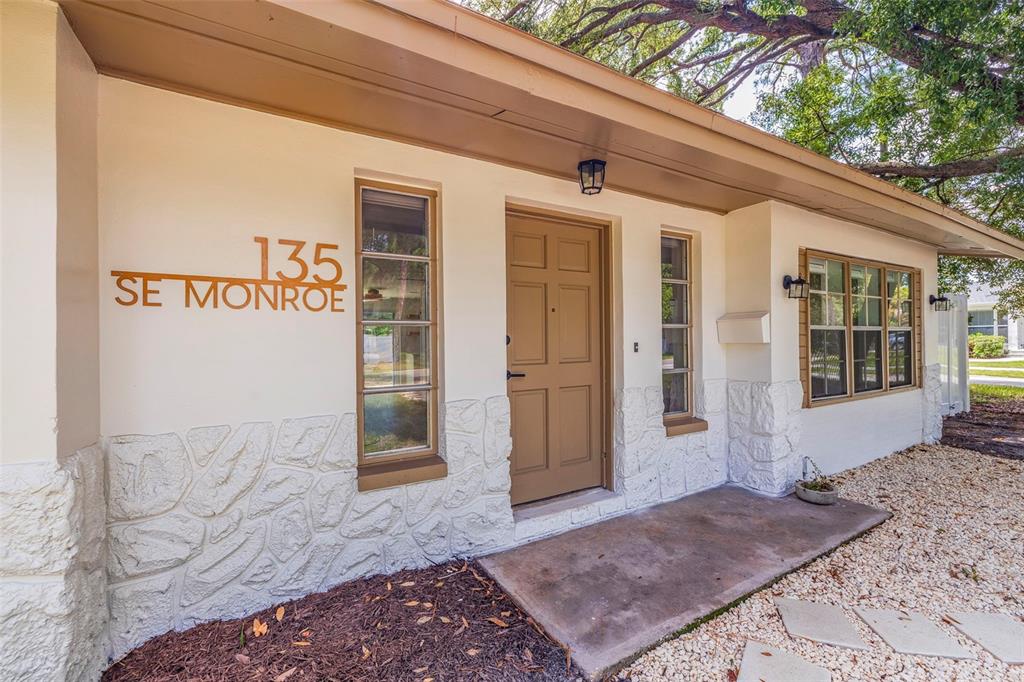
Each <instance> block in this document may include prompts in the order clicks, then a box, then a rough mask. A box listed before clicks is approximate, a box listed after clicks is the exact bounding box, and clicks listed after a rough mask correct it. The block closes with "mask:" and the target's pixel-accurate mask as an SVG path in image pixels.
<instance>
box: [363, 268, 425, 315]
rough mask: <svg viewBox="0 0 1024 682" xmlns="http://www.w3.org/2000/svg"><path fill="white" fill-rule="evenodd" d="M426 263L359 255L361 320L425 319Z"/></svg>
mask: <svg viewBox="0 0 1024 682" xmlns="http://www.w3.org/2000/svg"><path fill="white" fill-rule="evenodd" d="M428 310H429V308H428V307H427V264H426V263H423V262H421V261H409V260H394V259H385V258H369V257H367V258H363V319H364V320H426V319H429V318H428V314H427V311H428Z"/></svg>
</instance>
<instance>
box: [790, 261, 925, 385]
mask: <svg viewBox="0 0 1024 682" xmlns="http://www.w3.org/2000/svg"><path fill="white" fill-rule="evenodd" d="M801 261H802V263H803V270H804V273H805V277H806V278H807V281H808V284H809V287H810V296H809V297H808V299H807V300H806V301H804V302H803V304H802V305H803V306H804V308H803V310H802V311H801V363H802V365H803V368H802V376H803V379H804V391H805V395H806V403H807V404H817V403H822V402H828V401H834V400H844V399H852V398H860V397H866V396H869V395H872V394H877V393H884V392H886V391H890V390H895V389H899V388H905V387H909V386H916V385H918V381H919V378H920V362H921V357H920V353H921V340H920V317H921V313H920V293H919V291H920V272H919V271H917V270H914V269H912V268H907V267H901V266H897V265H890V264H887V263H878V262H874V261H867V260H861V259H856V258H849V257H846V256H837V255H834V254H827V253H817V252H804V253H802V255H801Z"/></svg>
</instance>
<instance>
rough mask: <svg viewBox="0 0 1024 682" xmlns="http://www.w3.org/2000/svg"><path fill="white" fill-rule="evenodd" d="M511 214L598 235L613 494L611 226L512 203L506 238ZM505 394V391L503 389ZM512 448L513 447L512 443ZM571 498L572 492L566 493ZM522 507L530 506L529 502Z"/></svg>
mask: <svg viewBox="0 0 1024 682" xmlns="http://www.w3.org/2000/svg"><path fill="white" fill-rule="evenodd" d="M510 214H514V215H521V216H527V217H532V218H541V219H543V220H550V221H553V222H559V223H567V224H569V225H576V226H578V227H589V228H593V229H596V230H597V232H598V235H599V236H598V241H599V243H600V245H601V280H600V288H601V305H600V309H601V330H600V336H601V412H602V415H601V426H602V438H601V451H602V453H603V462H602V466H601V479H602V480H601V487H603V488H605V489H607V490H611V491H614V490H615V467H614V461H613V458H614V457H615V451H614V447H613V445H614V428H615V420H614V418H613V417H614V409H615V402H614V391H613V388H614V385H613V377H614V376H615V374H614V372H613V366H612V361H613V347H612V331H613V328H612V319H613V318H612V302H613V301H614V296H613V291H612V282H613V281H614V280H613V279H612V264H613V263H614V261H613V259H612V223H611V221H608V220H601V219H598V218H591V217H588V216H580V215H576V214H574V213H570V212H566V211H560V210H556V209H548V208H538V207H536V206H529V205H524V204H515V203H511V202H506V203H505V216H506V221H505V232H506V236H507V233H508V220H507V217H508V216H509V215H510ZM508 267H509V265H508V255H507V254H506V256H505V269H506V275H505V279H506V282H507V281H508ZM505 319H506V323H507V320H508V311H506V312H505ZM506 395H508V390H507V388H506ZM512 447H515V444H514V443H513V445H512ZM566 494H567V495H571V494H572V493H566ZM525 504H530V503H529V502H527V503H525Z"/></svg>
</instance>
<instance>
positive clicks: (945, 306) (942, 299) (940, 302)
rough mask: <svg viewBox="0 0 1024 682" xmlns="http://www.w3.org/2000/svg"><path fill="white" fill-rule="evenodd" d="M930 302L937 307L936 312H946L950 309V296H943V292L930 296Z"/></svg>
mask: <svg viewBox="0 0 1024 682" xmlns="http://www.w3.org/2000/svg"><path fill="white" fill-rule="evenodd" d="M928 303H930V304H931V305H932V307H933V308H935V312H937V313H944V312H946V311H947V310H949V298H948V297H946V296H942V295H941V294H940V295H938V296H935V295H934V294H933V295H931V296H929V297H928Z"/></svg>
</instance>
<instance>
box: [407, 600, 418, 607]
mask: <svg viewBox="0 0 1024 682" xmlns="http://www.w3.org/2000/svg"><path fill="white" fill-rule="evenodd" d="M405 605H406V606H419V605H420V603H419V602H418V601H416V600H415V599H412V600H410V601H407V602H405Z"/></svg>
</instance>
